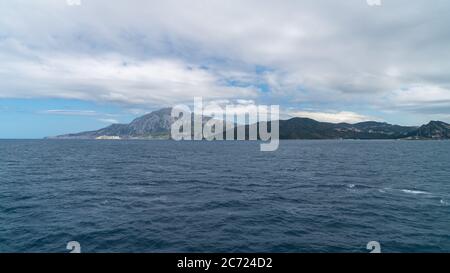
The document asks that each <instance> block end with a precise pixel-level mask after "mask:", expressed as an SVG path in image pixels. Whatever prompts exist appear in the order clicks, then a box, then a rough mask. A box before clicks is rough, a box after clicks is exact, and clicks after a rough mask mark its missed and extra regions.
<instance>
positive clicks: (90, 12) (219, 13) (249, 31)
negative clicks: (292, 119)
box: [0, 0, 450, 138]
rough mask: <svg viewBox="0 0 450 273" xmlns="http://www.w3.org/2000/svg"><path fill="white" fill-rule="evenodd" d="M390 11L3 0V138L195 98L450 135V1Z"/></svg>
mask: <svg viewBox="0 0 450 273" xmlns="http://www.w3.org/2000/svg"><path fill="white" fill-rule="evenodd" d="M69 2H76V0H70V1H69ZM381 3H382V5H381V6H370V5H368V4H367V1H366V0H342V1H337V0H311V1H309V0H292V1H291V0H281V1H279V0H271V1H266V0H203V1H199V0H189V1H184V0H177V1H172V0H165V1H151V0H114V1H112V0H108V1H107V0H81V5H69V4H68V0H33V1H29V0H14V1H7V0H0V138H28V137H30V138H34V137H43V136H47V135H56V134H61V133H68V132H76V131H83V130H91V129H97V128H99V127H104V126H107V125H108V124H111V123H115V122H129V121H131V120H132V119H133V118H134V117H137V116H139V115H141V114H143V113H145V112H148V111H151V110H155V109H158V108H160V107H165V106H173V105H174V104H177V103H186V102H192V101H193V97H194V96H201V97H203V98H204V99H205V100H211V101H222V102H224V101H228V102H230V103H239V102H242V101H244V102H246V103H247V102H248V101H254V102H255V103H258V104H279V105H280V106H281V109H282V111H283V113H285V114H286V115H291V116H306V117H311V118H315V119H318V120H323V121H331V122H358V121H363V120H369V119H370V120H380V121H387V122H390V123H397V124H404V125H420V124H422V123H425V122H428V121H429V120H432V119H439V120H443V121H447V122H450V73H449V72H450V18H449V16H448V14H449V13H450V2H449V1H448V0H431V1H430V0H428V1H425V0H416V1H411V0H382V1H381Z"/></svg>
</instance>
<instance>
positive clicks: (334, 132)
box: [50, 108, 450, 139]
mask: <svg viewBox="0 0 450 273" xmlns="http://www.w3.org/2000/svg"><path fill="white" fill-rule="evenodd" d="M209 119H210V118H208V117H205V118H204V119H203V123H205V122H206V121H208V120H209ZM173 122H174V120H173V118H172V117H171V108H164V109H161V110H158V111H154V112H151V113H150V114H147V115H144V116H142V117H139V118H136V119H135V120H133V121H132V122H131V123H129V124H113V125H110V126H108V127H106V128H103V129H100V130H97V131H89V132H81V133H75V134H67V135H61V136H56V137H50V138H51V139H169V138H170V126H171V124H172V123H173ZM257 126H259V124H257ZM246 127H248V126H246ZM268 127H269V128H270V122H269V124H268ZM247 129H248V128H247ZM235 131H236V128H235ZM280 138H281V139H450V125H449V124H447V123H445V122H441V121H431V122H430V123H429V124H426V125H423V126H421V127H411V126H400V125H392V124H388V123H385V122H375V121H367V122H360V123H356V124H349V123H329V122H319V121H316V120H313V119H309V118H291V119H289V120H280Z"/></svg>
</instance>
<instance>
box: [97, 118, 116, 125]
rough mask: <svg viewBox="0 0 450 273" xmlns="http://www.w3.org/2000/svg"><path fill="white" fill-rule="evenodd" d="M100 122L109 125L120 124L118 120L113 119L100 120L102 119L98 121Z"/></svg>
mask: <svg viewBox="0 0 450 273" xmlns="http://www.w3.org/2000/svg"><path fill="white" fill-rule="evenodd" d="M98 121H101V122H104V123H109V124H117V123H119V121H118V120H116V119H112V118H100V119H98Z"/></svg>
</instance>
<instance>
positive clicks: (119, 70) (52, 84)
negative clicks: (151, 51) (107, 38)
mask: <svg viewBox="0 0 450 273" xmlns="http://www.w3.org/2000/svg"><path fill="white" fill-rule="evenodd" d="M34 57H35V58H26V59H20V60H13V61H11V60H9V61H8V59H6V61H5V62H4V63H3V65H2V67H3V68H2V69H0V76H1V78H3V79H4V80H3V81H1V82H0V97H3V98H7V97H16V98H17V97H18V98H21V97H22V98H26V97H51V98H69V99H81V100H93V101H107V102H118V103H123V104H129V105H147V106H148V105H171V104H173V103H176V102H184V101H191V100H192V98H193V97H194V96H198V97H204V98H205V99H220V98H233V97H242V98H249V97H254V96H255V95H256V91H255V90H254V89H252V88H245V87H233V86H225V85H222V84H221V83H220V81H219V79H218V78H217V77H216V76H215V75H214V74H213V73H210V72H209V71H207V70H205V69H202V68H200V67H198V66H194V65H191V64H188V63H184V62H182V61H179V60H173V59H149V60H136V59H132V58H129V57H125V56H120V55H116V54H112V55H96V56H93V57H88V56H84V55H79V56H76V55H75V56H74V55H39V56H34ZM8 79H12V80H8Z"/></svg>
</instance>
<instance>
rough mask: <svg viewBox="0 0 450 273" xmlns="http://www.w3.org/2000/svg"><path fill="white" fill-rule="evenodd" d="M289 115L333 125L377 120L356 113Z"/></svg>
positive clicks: (292, 112)
mask: <svg viewBox="0 0 450 273" xmlns="http://www.w3.org/2000/svg"><path fill="white" fill-rule="evenodd" d="M289 115H291V116H293V117H302V118H311V119H314V120H317V121H323V122H332V123H341V122H346V123H358V122H363V121H369V120H376V118H373V117H369V116H364V115H361V114H358V113H354V112H347V111H340V112H312V111H290V112H289Z"/></svg>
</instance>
